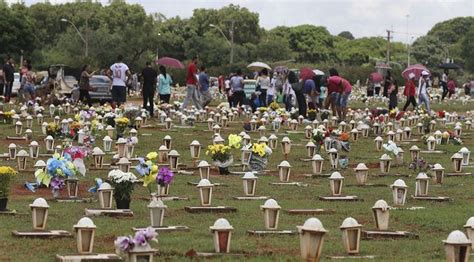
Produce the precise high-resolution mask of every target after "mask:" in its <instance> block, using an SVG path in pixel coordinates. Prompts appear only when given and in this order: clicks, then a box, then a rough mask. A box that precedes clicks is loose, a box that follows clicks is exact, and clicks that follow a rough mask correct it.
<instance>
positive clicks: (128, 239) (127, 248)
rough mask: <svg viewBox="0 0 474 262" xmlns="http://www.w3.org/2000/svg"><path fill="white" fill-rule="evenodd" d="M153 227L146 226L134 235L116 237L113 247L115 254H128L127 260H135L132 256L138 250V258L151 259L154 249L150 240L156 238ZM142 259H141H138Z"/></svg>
mask: <svg viewBox="0 0 474 262" xmlns="http://www.w3.org/2000/svg"><path fill="white" fill-rule="evenodd" d="M157 235H158V234H157V233H156V231H155V229H154V228H152V227H148V228H147V229H145V230H140V231H137V232H136V233H135V236H134V237H132V236H122V237H118V238H117V239H116V240H115V243H114V244H115V249H116V253H117V254H128V255H129V261H137V260H136V258H135V260H134V259H133V258H132V257H133V256H134V255H136V254H134V253H135V252H137V253H138V252H139V254H140V258H141V259H144V260H143V261H152V258H153V253H154V252H155V250H154V249H152V248H151V246H150V242H151V241H155V242H158V240H157V239H156V236H157ZM140 261H142V260H140Z"/></svg>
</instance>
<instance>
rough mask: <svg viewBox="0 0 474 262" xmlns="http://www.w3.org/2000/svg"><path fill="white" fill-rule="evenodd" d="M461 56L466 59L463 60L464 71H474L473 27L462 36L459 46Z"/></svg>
mask: <svg viewBox="0 0 474 262" xmlns="http://www.w3.org/2000/svg"><path fill="white" fill-rule="evenodd" d="M461 55H462V56H463V57H466V58H468V59H466V60H465V65H466V69H468V70H470V71H471V72H473V71H474V59H473V57H474V26H471V28H470V30H469V31H468V32H467V34H466V35H465V36H464V39H463V40H462V44H461Z"/></svg>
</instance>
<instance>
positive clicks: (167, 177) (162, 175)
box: [156, 167, 174, 186]
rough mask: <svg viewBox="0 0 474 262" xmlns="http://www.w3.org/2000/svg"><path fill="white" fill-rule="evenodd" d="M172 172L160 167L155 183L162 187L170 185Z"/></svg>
mask: <svg viewBox="0 0 474 262" xmlns="http://www.w3.org/2000/svg"><path fill="white" fill-rule="evenodd" d="M173 177H174V174H173V171H171V170H170V169H169V168H167V167H162V168H160V170H159V171H158V175H157V176H156V183H158V184H160V185H162V186H164V185H169V184H171V181H173Z"/></svg>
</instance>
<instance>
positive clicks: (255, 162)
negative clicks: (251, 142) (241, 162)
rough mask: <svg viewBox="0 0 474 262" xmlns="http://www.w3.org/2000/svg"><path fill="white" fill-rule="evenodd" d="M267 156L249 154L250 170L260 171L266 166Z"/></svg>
mask: <svg viewBox="0 0 474 262" xmlns="http://www.w3.org/2000/svg"><path fill="white" fill-rule="evenodd" d="M267 164H268V158H267V157H259V156H257V155H255V154H252V155H251V156H250V161H249V167H250V170H251V171H262V170H265V168H267Z"/></svg>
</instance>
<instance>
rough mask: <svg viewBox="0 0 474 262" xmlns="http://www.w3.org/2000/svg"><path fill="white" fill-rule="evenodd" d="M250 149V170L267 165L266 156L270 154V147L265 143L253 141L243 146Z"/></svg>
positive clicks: (258, 169)
mask: <svg viewBox="0 0 474 262" xmlns="http://www.w3.org/2000/svg"><path fill="white" fill-rule="evenodd" d="M245 147H246V148H247V149H250V151H251V155H250V159H249V167H250V169H251V170H252V171H261V170H264V169H265V168H266V167H267V164H268V157H269V156H270V155H271V154H272V152H273V151H272V149H271V148H270V147H268V146H267V145H266V144H265V143H253V144H247V145H246V146H245Z"/></svg>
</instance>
